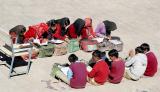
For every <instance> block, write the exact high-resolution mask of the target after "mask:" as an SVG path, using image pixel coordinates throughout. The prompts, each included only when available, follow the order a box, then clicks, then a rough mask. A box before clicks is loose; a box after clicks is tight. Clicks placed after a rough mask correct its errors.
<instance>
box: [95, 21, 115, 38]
mask: <svg viewBox="0 0 160 92" xmlns="http://www.w3.org/2000/svg"><path fill="white" fill-rule="evenodd" d="M116 29H117V26H116V24H115V23H114V22H112V21H108V20H105V21H103V22H102V23H100V24H98V26H97V28H96V30H95V32H96V36H97V37H102V38H107V39H111V31H113V30H116Z"/></svg>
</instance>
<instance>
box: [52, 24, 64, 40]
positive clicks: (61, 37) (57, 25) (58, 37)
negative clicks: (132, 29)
mask: <svg viewBox="0 0 160 92" xmlns="http://www.w3.org/2000/svg"><path fill="white" fill-rule="evenodd" d="M61 31H62V30H61V25H60V24H56V32H55V33H54V34H53V35H52V36H53V37H54V38H57V39H60V40H65V38H66V35H65V36H62V35H61Z"/></svg>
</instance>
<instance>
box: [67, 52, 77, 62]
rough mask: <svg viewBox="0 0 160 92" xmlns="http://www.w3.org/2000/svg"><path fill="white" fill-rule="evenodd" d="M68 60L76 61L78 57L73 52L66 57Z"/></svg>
mask: <svg viewBox="0 0 160 92" xmlns="http://www.w3.org/2000/svg"><path fill="white" fill-rule="evenodd" d="M68 60H69V62H76V61H77V60H78V57H77V56H76V55H75V54H71V55H69V57H68Z"/></svg>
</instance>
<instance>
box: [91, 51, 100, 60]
mask: <svg viewBox="0 0 160 92" xmlns="http://www.w3.org/2000/svg"><path fill="white" fill-rule="evenodd" d="M92 55H93V56H95V57H98V58H100V59H101V57H102V53H101V51H99V50H95V51H94V52H93V53H92Z"/></svg>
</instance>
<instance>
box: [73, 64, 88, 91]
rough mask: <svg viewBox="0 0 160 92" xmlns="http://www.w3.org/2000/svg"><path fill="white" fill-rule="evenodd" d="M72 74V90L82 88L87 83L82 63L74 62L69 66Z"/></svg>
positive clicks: (85, 70)
mask: <svg viewBox="0 0 160 92" xmlns="http://www.w3.org/2000/svg"><path fill="white" fill-rule="evenodd" d="M70 69H71V70H72V72H73V77H72V78H71V80H70V86H71V87H72V88H84V87H85V85H86V83H87V69H86V65H85V64H84V63H82V62H75V63H72V64H71V65H70Z"/></svg>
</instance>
